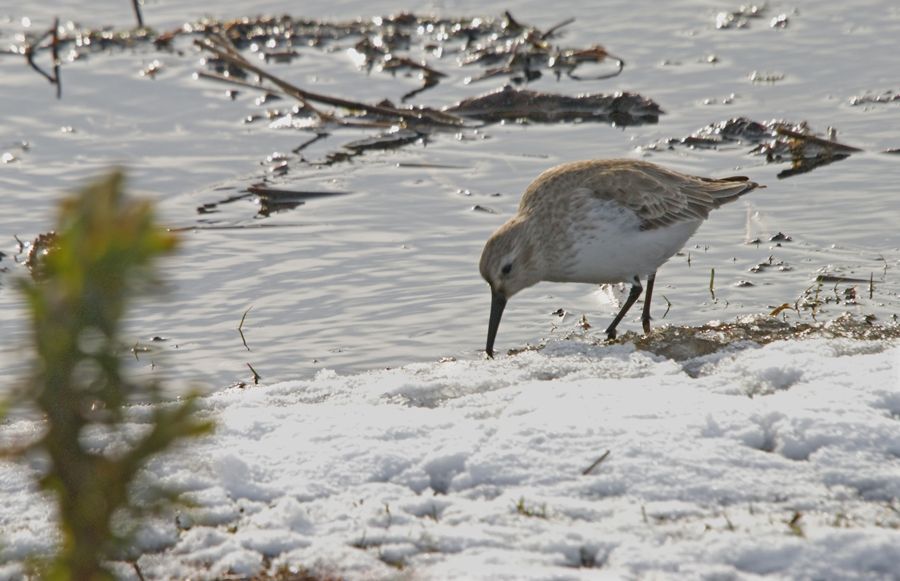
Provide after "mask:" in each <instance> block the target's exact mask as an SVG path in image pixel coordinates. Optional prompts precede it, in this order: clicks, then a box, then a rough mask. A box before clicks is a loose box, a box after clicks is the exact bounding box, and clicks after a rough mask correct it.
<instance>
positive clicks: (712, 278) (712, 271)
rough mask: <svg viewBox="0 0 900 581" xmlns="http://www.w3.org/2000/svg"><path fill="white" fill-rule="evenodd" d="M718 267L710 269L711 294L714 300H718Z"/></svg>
mask: <svg viewBox="0 0 900 581" xmlns="http://www.w3.org/2000/svg"><path fill="white" fill-rule="evenodd" d="M715 285H716V269H715V268H710V269H709V294H711V295H712V298H713V300H716V287H715Z"/></svg>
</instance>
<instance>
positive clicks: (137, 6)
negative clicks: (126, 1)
mask: <svg viewBox="0 0 900 581" xmlns="http://www.w3.org/2000/svg"><path fill="white" fill-rule="evenodd" d="M131 5H132V6H134V16H135V18H137V23H138V28H144V17H143V16H141V0H131Z"/></svg>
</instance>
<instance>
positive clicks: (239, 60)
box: [194, 36, 463, 127]
mask: <svg viewBox="0 0 900 581" xmlns="http://www.w3.org/2000/svg"><path fill="white" fill-rule="evenodd" d="M215 39H216V37H215V36H210V37H207V38H205V39H203V40H200V39H197V40H195V41H194V44H195V45H197V46H199V47H200V48H203V49H206V50H208V51H210V52H211V53H213V54H214V55H216V56H217V57H219V58H221V59H222V60H224V61H227V62H229V63H231V64H233V65H235V66H237V67H240V68H243V69H246V70H248V71H250V72H252V73H254V74H255V75H257V76H259V77H260V78H263V79H266V80H267V81H269V82H271V83H273V84H274V85H276V86H277V87H278V88H280V89H281V90H282V91H284V92H286V93H288V94H289V95H290V96H292V97H294V98H295V99H297V100H299V101H300V102H301V103H303V104H304V105H305V106H308V107H309V108H310V110H312V111H315V110H316V109H315V108H314V107H312V106H311V105H309V102H310V101H315V102H317V103H324V104H326V105H331V106H333V107H343V108H344V109H348V110H350V111H366V112H367V113H372V114H376V115H382V116H386V117H399V118H400V119H402V120H404V121H413V122H421V121H427V122H429V123H432V124H435V125H446V126H452V127H459V126H462V125H463V120H462V119H459V118H458V117H455V116H454V115H449V114H447V113H440V118H436V117H434V116H433V114H425V113H422V112H415V111H411V110H410V111H406V110H403V109H397V108H396V107H390V106H387V105H368V104H366V103H361V102H359V101H349V100H347V99H341V98H338V97H331V96H329V95H322V94H319V93H313V92H311V91H306V90H303V89H301V88H299V87H297V86H295V85H292V84H291V83H288V82H287V81H284V80H282V79H280V78H278V77H276V76H275V75H273V74H271V73H269V72H267V71H265V70H263V69H261V68H259V67H257V66H256V65H254V64H252V63H250V62H249V61H248V60H247V59H245V58H244V57H243V56H242V55H240V54H239V53H237V52H236V51H235V50H234V48H231V47H227V46H225V45H223V44H222V41H221V40H219V41H218V42H214V41H215ZM327 117H330V118H331V119H332V120H335V121H336V122H340V120H339V119H336V118H334V117H333V116H331V115H327Z"/></svg>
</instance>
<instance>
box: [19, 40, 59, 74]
mask: <svg viewBox="0 0 900 581" xmlns="http://www.w3.org/2000/svg"><path fill="white" fill-rule="evenodd" d="M51 34H53V35H55V34H56V28H55V27H54V28H52V29H50V30H47V31H46V32H44V34H42V35H41V36H40V37H39V38H38V39H37V40H36V41H34V42H32V43H28V44H27V45H26V46H25V61H26V62H27V63H28V65H29V66H30V67H31V68H33V69H34V70H35V71H37V72H38V73H39V74H40V75H41V76H42V77H44V78H45V79H47V80H48V81H50V82H51V83H54V84H55V83H56V78H54V77H53V76H52V75H48V74H47V73H46V72H45V71H44V69H42V68H41V67H39V66H38V65H37V63H36V62H34V49H35V47H38V46H39V45H40V44H41V43H42V42H43V41H44V39H45V38H47V37H48V36H50V35H51Z"/></svg>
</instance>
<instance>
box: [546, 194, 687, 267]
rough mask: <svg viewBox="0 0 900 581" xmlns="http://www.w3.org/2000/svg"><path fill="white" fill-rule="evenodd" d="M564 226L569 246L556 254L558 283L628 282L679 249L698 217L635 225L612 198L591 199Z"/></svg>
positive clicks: (632, 217)
mask: <svg viewBox="0 0 900 581" xmlns="http://www.w3.org/2000/svg"><path fill="white" fill-rule="evenodd" d="M582 210H583V211H582V212H580V213H579V214H578V215H577V216H575V217H573V219H572V220H571V221H569V223H568V224H567V225H566V228H568V231H567V238H568V241H569V244H568V248H566V249H564V250H563V254H564V255H563V256H558V257H555V261H554V262H555V265H556V268H554V270H555V272H554V273H553V276H552V278H551V279H550V280H554V281H557V282H586V283H595V284H603V283H614V282H630V281H631V280H632V279H633V278H634V277H635V276H646V275H648V274H651V273H653V272H656V269H657V268H659V267H660V266H661V265H662V264H663V263H664V262H666V261H667V260H668V259H669V258H670V257H671V256H672V255H674V254H675V253H676V252H678V251H679V250H681V248H682V247H683V246H684V243H685V242H687V240H688V238H690V237H691V235H692V234H693V233H694V232H695V231H696V230H697V228H698V227H699V226H700V224H701V222H702V220H689V221H683V222H677V223H675V224H672V225H670V226H664V227H659V228H652V229H649V230H641V229H640V220H639V218H638V216H637V215H636V214H635V213H634V212H633V211H631V210H629V209H628V208H625V207H624V206H622V205H620V204H618V203H617V202H615V201H612V200H598V199H593V200H591V203H589V204H585V205H584V206H583V207H582Z"/></svg>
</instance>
